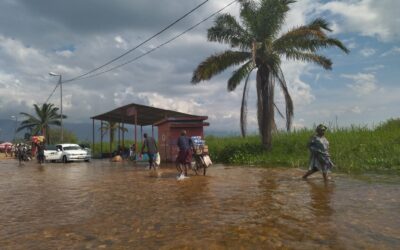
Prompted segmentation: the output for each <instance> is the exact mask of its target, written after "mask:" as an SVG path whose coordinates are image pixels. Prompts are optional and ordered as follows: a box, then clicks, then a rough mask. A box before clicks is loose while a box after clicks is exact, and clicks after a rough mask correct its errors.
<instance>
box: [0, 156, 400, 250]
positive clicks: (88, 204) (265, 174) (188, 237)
mask: <svg viewBox="0 0 400 250" xmlns="http://www.w3.org/2000/svg"><path fill="white" fill-rule="evenodd" d="M303 173H304V171H302V170H299V169H276V168H275V169H261V168H244V167H243V168H242V167H227V166H213V167H211V168H210V169H209V171H208V175H207V176H205V177H204V176H193V175H192V176H190V178H188V179H185V180H183V181H177V180H176V170H175V169H174V168H173V167H169V168H166V167H164V168H163V167H162V168H161V169H160V170H158V171H157V172H154V171H149V170H146V169H145V167H144V166H133V165H132V163H110V162H108V161H100V160H98V161H96V160H94V161H92V162H91V163H84V162H82V163H69V164H63V163H51V164H50V163H47V164H44V165H43V166H42V167H40V166H39V165H37V164H36V163H34V162H29V163H25V165H24V166H21V167H19V166H18V164H17V163H16V162H15V161H14V160H3V161H0V211H1V214H0V248H1V249H93V248H95V249H399V246H400V192H399V191H400V182H399V180H400V179H399V178H398V177H390V176H374V175H369V176H358V177H351V176H348V175H341V174H334V175H333V179H334V182H329V183H327V184H326V185H325V184H324V182H323V181H322V177H321V176H320V175H319V174H316V175H314V176H312V177H311V178H310V179H309V180H308V181H303V180H301V179H300V177H301V175H302V174H303ZM191 174H192V173H191Z"/></svg>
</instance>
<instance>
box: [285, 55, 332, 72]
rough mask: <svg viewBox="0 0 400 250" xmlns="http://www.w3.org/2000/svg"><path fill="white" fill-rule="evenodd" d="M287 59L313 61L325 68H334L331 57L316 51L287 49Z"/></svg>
mask: <svg viewBox="0 0 400 250" xmlns="http://www.w3.org/2000/svg"><path fill="white" fill-rule="evenodd" d="M285 55H286V58H287V59H294V60H300V61H303V62H312V63H316V64H318V65H320V66H322V67H323V68H324V69H327V70H331V69H332V61H331V59H329V58H327V57H325V56H322V55H318V54H315V53H304V52H300V51H290V52H289V51H287V52H286V54H285Z"/></svg>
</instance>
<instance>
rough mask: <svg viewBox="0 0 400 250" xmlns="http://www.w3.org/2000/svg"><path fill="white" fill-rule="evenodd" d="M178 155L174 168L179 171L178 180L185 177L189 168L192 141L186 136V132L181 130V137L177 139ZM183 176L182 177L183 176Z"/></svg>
mask: <svg viewBox="0 0 400 250" xmlns="http://www.w3.org/2000/svg"><path fill="white" fill-rule="evenodd" d="M177 145H178V148H179V153H178V157H177V158H176V168H177V169H178V171H179V176H178V179H183V178H185V177H187V169H188V167H190V164H191V162H192V148H193V142H192V140H191V139H190V138H189V137H187V136H186V130H182V132H181V135H180V136H179V138H178V143H177ZM183 174H184V175H183Z"/></svg>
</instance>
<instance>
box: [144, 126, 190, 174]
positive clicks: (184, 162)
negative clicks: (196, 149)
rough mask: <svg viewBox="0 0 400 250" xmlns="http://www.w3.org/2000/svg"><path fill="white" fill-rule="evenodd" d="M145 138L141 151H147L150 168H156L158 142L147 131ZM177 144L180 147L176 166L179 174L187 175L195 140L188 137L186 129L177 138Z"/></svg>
mask: <svg viewBox="0 0 400 250" xmlns="http://www.w3.org/2000/svg"><path fill="white" fill-rule="evenodd" d="M143 137H144V140H143V144H142V149H141V153H142V154H144V153H145V152H146V153H147V155H148V158H149V168H150V169H152V168H153V169H155V168H156V166H155V160H156V155H157V153H158V147H157V143H156V141H155V140H154V138H153V137H151V136H148V135H147V133H145V134H144V135H143ZM177 146H178V148H179V153H178V156H177V158H176V167H177V170H178V172H179V176H182V177H184V176H186V177H187V171H188V168H190V164H191V162H192V150H193V142H192V140H191V139H190V138H189V137H187V135H186V130H182V131H181V134H180V136H179V138H178V140H177Z"/></svg>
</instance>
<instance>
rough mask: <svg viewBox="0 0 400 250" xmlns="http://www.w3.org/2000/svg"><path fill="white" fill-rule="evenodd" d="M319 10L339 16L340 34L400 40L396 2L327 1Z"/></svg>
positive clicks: (399, 23)
mask: <svg viewBox="0 0 400 250" xmlns="http://www.w3.org/2000/svg"><path fill="white" fill-rule="evenodd" d="M319 9H320V10H321V11H326V12H330V13H332V14H333V15H336V16H339V25H340V28H341V32H359V33H360V34H362V35H364V36H374V37H378V38H380V39H382V40H384V41H389V40H399V39H400V19H399V18H398V11H399V9H400V1H398V0H380V1H375V0H346V1H329V2H327V3H325V4H323V5H321V6H320V8H319Z"/></svg>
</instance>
